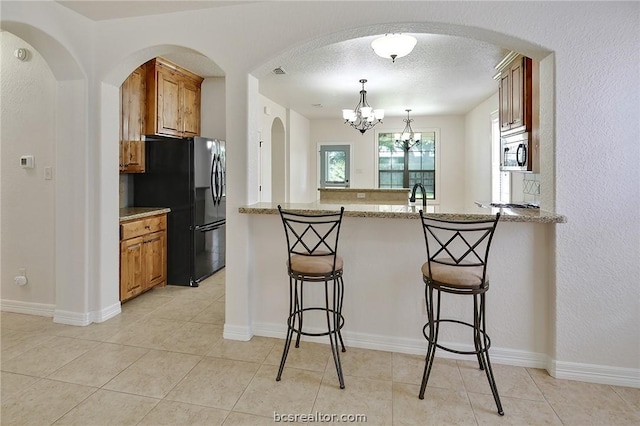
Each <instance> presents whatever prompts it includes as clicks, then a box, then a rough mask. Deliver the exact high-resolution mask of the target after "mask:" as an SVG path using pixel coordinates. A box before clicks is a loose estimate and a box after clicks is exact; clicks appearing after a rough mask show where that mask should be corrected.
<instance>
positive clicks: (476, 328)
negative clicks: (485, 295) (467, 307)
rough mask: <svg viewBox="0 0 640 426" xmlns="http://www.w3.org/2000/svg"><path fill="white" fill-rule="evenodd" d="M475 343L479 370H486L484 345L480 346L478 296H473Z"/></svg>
mask: <svg viewBox="0 0 640 426" xmlns="http://www.w3.org/2000/svg"><path fill="white" fill-rule="evenodd" d="M473 315H474V318H473V324H474V327H473V343H474V345H475V347H476V355H477V358H478V368H480V370H484V362H483V360H482V345H481V344H480V339H481V338H482V335H481V333H480V328H479V324H480V310H479V309H478V298H477V295H474V296H473Z"/></svg>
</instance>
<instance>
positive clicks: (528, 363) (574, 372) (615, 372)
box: [225, 323, 640, 388]
mask: <svg viewBox="0 0 640 426" xmlns="http://www.w3.org/2000/svg"><path fill="white" fill-rule="evenodd" d="M308 331H310V332H322V330H320V329H318V330H312V329H310V330H308ZM253 334H255V335H256V336H264V337H275V338H278V339H284V338H285V337H286V326H285V325H283V324H273V323H256V324H254V326H253ZM342 337H343V338H344V341H345V345H347V346H351V347H355V348H363V349H372V350H380V351H388V352H398V353H404V354H410V355H425V353H426V350H427V344H426V341H425V340H424V339H408V338H395V337H388V336H381V335H375V334H366V333H350V332H348V331H343V333H342ZM225 338H226V336H225ZM303 339H304V340H307V341H310V342H318V343H328V339H327V337H324V336H323V337H309V336H303ZM442 344H443V345H445V346H447V347H450V348H452V349H456V350H460V351H469V350H472V349H473V346H472V345H461V344H456V343H448V342H442ZM490 354H491V362H492V363H495V364H504V365H513V366H516V367H527V368H541V369H545V370H547V371H548V372H549V374H550V375H551V376H553V377H556V378H558V379H569V380H578V381H582V382H590V383H601V384H607V385H613V386H629V387H635V388H640V370H638V369H633V368H619V367H610V366H602V365H593V364H579V363H570V362H558V361H554V360H550V359H549V357H548V356H547V355H546V354H541V353H535V352H528V351H522V350H514V349H507V348H500V347H495V346H493V347H491V349H490ZM438 355H439V356H442V357H443V358H451V359H461V360H468V359H472V358H470V357H469V356H468V355H458V354H454V353H451V352H447V351H440V350H438Z"/></svg>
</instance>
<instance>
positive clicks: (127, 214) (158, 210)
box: [120, 207, 171, 222]
mask: <svg viewBox="0 0 640 426" xmlns="http://www.w3.org/2000/svg"><path fill="white" fill-rule="evenodd" d="M170 211H171V209H170V208H164V207H123V208H121V209H120V222H126V221H129V220H135V219H142V218H145V217H149V216H155V215H159V214H165V213H169V212H170Z"/></svg>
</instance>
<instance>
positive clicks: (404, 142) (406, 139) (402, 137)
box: [395, 109, 421, 151]
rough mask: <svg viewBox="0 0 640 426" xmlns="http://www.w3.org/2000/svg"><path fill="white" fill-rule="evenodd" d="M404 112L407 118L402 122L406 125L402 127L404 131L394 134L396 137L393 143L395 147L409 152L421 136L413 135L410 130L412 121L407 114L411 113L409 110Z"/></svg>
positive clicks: (418, 134)
mask: <svg viewBox="0 0 640 426" xmlns="http://www.w3.org/2000/svg"><path fill="white" fill-rule="evenodd" d="M405 111H407V118H405V119H404V120H402V121H404V122H405V123H407V125H406V126H404V130H403V131H402V133H401V134H399V135H398V134H396V136H397V137H396V141H395V143H396V146H397V147H399V148H402V149H404V150H405V151H409V150H410V149H411V148H412V147H413V146H414V145H417V144H419V143H420V136H421V134H420V133H414V131H413V129H412V128H411V122H412V121H413V119H411V118H409V113H410V112H411V110H410V109H405Z"/></svg>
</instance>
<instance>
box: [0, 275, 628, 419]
mask: <svg viewBox="0 0 640 426" xmlns="http://www.w3.org/2000/svg"><path fill="white" fill-rule="evenodd" d="M223 322H224V271H222V272H220V273H218V274H216V275H214V276H213V277H211V278H209V279H208V280H206V281H205V282H203V283H202V285H201V286H200V287H198V288H184V287H175V286H169V287H165V288H161V289H154V290H152V291H150V292H148V293H146V294H144V295H142V296H140V297H138V298H136V299H134V300H132V301H130V302H127V303H125V304H124V305H123V307H122V314H121V315H119V316H117V317H115V318H113V319H111V320H109V321H106V322H104V323H102V324H92V325H90V326H88V327H72V326H64V325H60V324H54V323H53V322H52V321H51V319H50V318H44V317H37V316H29V315H20V314H12V313H6V312H3V313H2V314H1V331H2V333H1V335H2V346H1V348H2V352H1V357H2V358H1V370H2V372H1V378H0V379H1V384H2V391H1V399H2V414H1V416H2V417H1V424H2V425H6V426H9V425H49V424H55V425H83V426H86V425H226V426H228V425H270V424H274V412H277V413H280V414H296V413H300V414H304V413H316V412H318V413H324V414H338V415H339V414H364V415H366V420H367V421H366V424H368V425H441V424H465V425H466V424H469V425H476V424H477V425H485V424H510V425H524V424H531V425H538V424H557V425H560V424H570V425H589V424H591V425H627V424H628V425H640V389H632V388H623V387H615V386H607V385H597V384H590V383H580V382H575V381H568V380H556V379H554V378H552V377H550V376H549V375H548V374H547V373H546V372H545V371H543V370H536V369H527V368H519V367H511V366H503V365H494V369H495V374H496V381H497V384H498V389H499V391H500V394H501V397H502V404H503V406H504V410H505V416H504V417H500V416H498V415H497V413H496V411H495V405H494V402H493V399H492V397H491V393H490V391H489V386H488V384H487V382H486V378H485V376H484V373H483V372H481V371H479V370H478V369H477V368H476V365H475V363H474V362H472V361H455V360H450V359H442V358H438V359H436V362H435V364H434V370H433V373H432V377H431V380H430V382H429V387H428V389H427V393H426V397H425V399H424V400H419V399H418V397H417V394H418V390H419V385H420V379H421V374H422V369H423V365H424V364H423V363H424V360H423V357H422V356H415V355H405V354H400V353H390V352H380V351H373V350H364V349H358V348H347V352H346V353H344V354H342V357H343V358H342V359H343V368H344V373H345V381H346V389H344V390H341V389H339V387H338V382H337V378H336V373H335V369H334V365H333V360H332V358H331V354H330V350H329V347H328V345H325V344H319V343H310V342H303V344H302V345H301V347H300V348H299V349H293V348H292V350H291V352H290V355H289V359H288V360H287V367H286V368H285V371H284V374H283V378H282V381H281V382H279V383H278V382H276V381H275V376H276V372H277V368H278V365H279V362H280V356H281V351H282V344H283V341H282V340H278V339H270V338H264V337H254V338H253V339H252V340H251V341H250V342H237V341H230V340H224V339H223V338H222V327H223ZM315 424H319V422H318V423H315Z"/></svg>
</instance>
